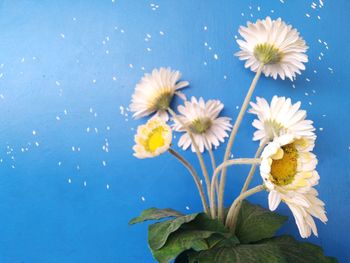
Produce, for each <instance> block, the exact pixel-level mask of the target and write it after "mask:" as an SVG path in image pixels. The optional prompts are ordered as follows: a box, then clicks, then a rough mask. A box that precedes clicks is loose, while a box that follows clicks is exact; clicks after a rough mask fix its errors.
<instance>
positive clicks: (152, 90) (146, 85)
mask: <svg viewBox="0 0 350 263" xmlns="http://www.w3.org/2000/svg"><path fill="white" fill-rule="evenodd" d="M180 78H181V73H180V72H179V71H172V70H171V69H170V68H160V69H159V70H158V69H154V70H153V71H152V74H145V76H144V77H143V78H142V79H141V81H140V82H139V83H138V84H137V85H136V88H135V92H134V94H133V95H132V100H131V104H130V110H131V111H132V112H134V115H133V117H134V118H136V119H137V118H141V117H144V116H148V115H150V114H152V113H154V112H156V116H158V117H160V118H162V119H163V120H165V121H167V120H168V119H169V117H168V113H167V109H168V107H169V105H170V103H171V101H172V99H173V97H174V95H175V94H176V95H179V96H180V97H181V98H183V99H185V96H184V95H183V94H182V93H181V92H179V91H178V90H180V89H182V88H184V87H186V86H188V85H189V83H188V82H187V81H181V82H179V80H180Z"/></svg>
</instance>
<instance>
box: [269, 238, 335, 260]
mask: <svg viewBox="0 0 350 263" xmlns="http://www.w3.org/2000/svg"><path fill="white" fill-rule="evenodd" d="M262 242H263V243H265V244H272V245H275V246H276V247H278V248H279V250H280V251H281V253H282V254H283V255H284V257H285V258H286V262H288V263H336V262H338V261H337V259H335V258H332V257H327V256H325V255H324V253H323V250H322V248H321V247H319V246H316V245H314V244H311V243H306V242H305V243H304V242H298V241H296V240H295V239H294V238H293V237H291V236H287V235H284V236H280V237H275V238H271V239H269V240H265V241H262Z"/></svg>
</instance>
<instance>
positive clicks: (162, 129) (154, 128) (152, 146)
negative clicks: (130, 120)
mask: <svg viewBox="0 0 350 263" xmlns="http://www.w3.org/2000/svg"><path fill="white" fill-rule="evenodd" d="M171 141H172V130H171V128H170V126H168V125H167V124H166V123H165V122H164V121H163V120H162V119H160V118H152V119H150V120H148V122H147V123H146V124H145V125H141V126H139V127H138V128H137V134H136V135H135V142H136V145H135V146H134V147H133V150H134V156H135V157H137V158H139V159H144V158H152V157H155V156H158V155H160V154H162V153H164V152H166V151H167V150H168V149H169V148H170V145H171Z"/></svg>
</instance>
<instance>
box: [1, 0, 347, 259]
mask: <svg viewBox="0 0 350 263" xmlns="http://www.w3.org/2000/svg"><path fill="white" fill-rule="evenodd" d="M282 2H283V1H282ZM282 2H280V1H278V0H274V1H272V0H271V1H262V0H260V1H258V0H254V1H232V0H223V1H214V0H206V1H199V0H198V1H186V0H178V1H170V0H168V1H166V0H163V1H161V0H157V1H148V0H143V1H138V0H116V1H115V2H113V1H110V0H109V1H108V0H105V1H101V0H94V1H93V0H88V1H86V0H84V1H83V0H76V1H62V0H61V1H58V0H2V1H0V12H1V13H0V65H1V66H0V76H1V77H0V95H1V97H0V120H1V123H0V159H1V160H0V161H1V163H0V215H1V216H0V262H2V263H17V262H25V263H56V262H57V263H62V262H66V263H69V262H85V263H89V262H104V263H109V262H153V259H152V257H151V255H150V253H149V251H148V248H147V245H146V225H140V226H135V227H129V226H128V225H127V222H128V220H129V219H130V218H131V217H133V216H135V215H137V214H138V213H139V212H140V211H141V210H142V209H145V208H147V207H151V206H156V207H173V208H176V209H179V210H181V211H183V212H193V211H198V210H200V208H201V207H200V201H199V199H198V196H197V193H196V191H195V186H194V184H193V183H192V181H191V178H190V176H188V174H186V171H185V169H184V168H182V167H181V166H180V165H179V164H178V163H177V162H175V161H173V160H172V159H171V156H168V155H163V156H161V157H159V158H157V159H152V160H143V161H139V160H136V159H135V158H133V157H132V150H131V147H132V145H133V134H134V131H132V129H133V128H135V127H136V126H137V125H138V124H139V123H142V122H143V120H142V121H138V122H136V121H132V120H131V119H130V114H129V116H126V113H128V112H127V111H125V112H123V114H121V113H122V110H120V106H122V107H123V108H122V109H124V108H126V107H127V105H128V104H129V100H130V96H131V94H132V92H133V88H134V85H135V84H136V83H137V82H138V80H139V79H140V77H141V76H142V75H143V73H144V71H146V72H147V71H150V70H151V69H152V68H154V67H159V66H171V67H172V68H174V69H179V70H181V71H182V72H183V79H185V80H189V81H190V82H191V86H190V87H189V88H187V89H186V94H187V95H188V96H190V95H195V96H204V98H206V99H209V98H218V99H221V100H222V101H223V103H224V104H225V105H226V110H225V112H224V114H226V115H230V116H236V114H237V112H238V111H237V110H236V106H237V105H240V104H241V101H242V99H243V96H244V94H245V91H246V88H247V86H248V85H249V83H250V80H251V79H252V77H253V75H252V73H251V72H249V70H245V69H244V67H243V65H242V63H241V62H239V61H238V59H237V58H234V57H233V53H234V52H236V51H237V49H238V47H237V45H236V43H235V39H234V36H235V35H236V34H238V33H237V29H238V27H239V25H242V24H245V23H246V21H247V20H253V21H255V19H256V18H264V17H265V16H267V15H270V16H272V17H273V18H277V17H282V18H283V19H284V20H286V21H287V22H290V23H292V24H293V25H294V26H295V27H296V28H298V29H299V30H300V31H301V33H302V35H303V36H304V38H305V39H306V41H307V42H308V44H309V46H310V50H309V53H308V54H309V56H310V62H309V63H308V64H307V70H306V72H304V73H303V75H302V76H301V77H299V78H298V79H297V81H296V82H294V84H295V89H294V88H293V87H292V83H291V82H289V81H280V80H278V81H273V80H272V79H265V78H263V79H262V80H261V82H260V83H259V86H258V89H257V91H256V95H260V96H264V97H266V98H268V99H270V98H271V97H272V96H273V95H274V94H278V95H285V96H290V97H292V98H293V100H294V101H297V100H301V101H302V102H303V107H304V108H305V109H307V110H308V112H309V118H311V119H313V120H314V121H315V124H316V126H317V129H318V130H317V133H318V142H317V146H316V150H315V152H316V154H317V155H318V157H319V161H320V162H319V166H318V170H319V172H320V175H321V183H320V185H319V187H318V190H319V191H320V193H321V198H322V199H323V200H325V202H326V204H327V211H328V217H329V223H328V224H327V226H324V225H321V224H318V227H319V238H311V239H310V241H312V242H315V243H317V244H321V245H322V246H323V247H324V248H325V251H326V253H327V254H329V255H334V256H337V257H338V258H339V260H340V262H349V261H350V255H349V252H348V250H347V247H348V246H349V245H350V239H349V234H348V229H349V220H348V215H349V208H350V205H349V202H348V200H349V190H348V189H349V185H350V176H349V174H350V172H349V171H350V166H349V146H350V141H349V133H350V125H349V123H348V120H349V118H348V112H349V110H348V109H349V106H350V105H349V87H348V85H347V83H346V82H347V81H349V74H348V69H347V68H348V65H349V64H350V59H349V56H348V55H347V54H348V52H349V48H348V43H349V41H350V31H349V30H347V25H348V23H349V19H348V11H349V9H350V4H349V1H346V0H338V1H327V0H325V1H324V2H325V3H324V7H323V8H320V7H319V6H318V5H319V2H317V1H315V2H316V3H317V6H318V7H317V10H314V9H312V8H311V7H310V5H311V4H312V1H290V0H285V1H284V2H285V3H282ZM258 7H260V8H258ZM259 9H260V11H259ZM306 14H309V15H310V17H308V16H307V15H306ZM318 15H319V16H320V18H321V19H318V18H317V16H318ZM205 28H207V30H205ZM162 32H163V33H162ZM147 34H149V35H150V36H147ZM145 38H146V39H145ZM319 40H320V41H321V43H320V42H319ZM206 42H207V43H208V46H205V43H206ZM324 42H326V43H324ZM209 47H211V50H210V49H209ZM327 47H328V48H329V49H327ZM321 52H322V54H323V55H322V54H321ZM215 54H217V55H218V60H216V59H214V55H215ZM319 57H320V59H319ZM329 68H331V69H329ZM143 69H144V70H143ZM314 71H316V72H317V73H315V72H314ZM308 80H310V81H308ZM252 120H253V117H252V116H247V118H246V119H245V121H244V123H243V125H242V126H241V130H240V133H239V135H238V138H237V144H236V145H235V148H234V154H235V155H239V156H243V157H247V156H251V155H253V153H254V152H255V149H256V147H257V144H256V143H253V142H252V141H251V137H252V133H253V131H254V130H253V128H252V127H251V125H250V123H251V121H252ZM103 146H104V147H103ZM106 149H108V152H107V150H106ZM216 154H217V155H218V156H220V159H221V158H222V157H221V156H222V154H223V147H221V148H220V149H219V150H218V151H217V152H216ZM186 156H187V157H188V158H189V159H191V160H193V161H195V158H194V156H193V155H192V154H190V153H186ZM206 158H208V156H206ZM218 158H219V157H218ZM230 171H232V170H230ZM246 171H247V170H246V168H235V174H234V175H232V176H231V178H230V180H229V185H228V187H227V193H232V194H228V195H227V199H226V201H227V203H228V202H230V201H231V200H232V198H233V195H235V194H236V193H237V192H238V190H239V189H240V185H241V183H242V181H243V178H244V173H245V172H246ZM259 181H260V178H259V177H258V176H257V177H256V180H255V182H256V183H258V182H259ZM142 197H144V199H145V200H144V201H143V200H142ZM252 200H254V201H256V202H259V203H261V204H263V205H264V206H266V203H267V201H266V194H265V193H263V194H260V195H258V196H256V197H254V198H252ZM186 206H188V207H189V209H190V211H187V210H186ZM279 212H281V213H283V214H287V215H290V212H289V211H288V210H287V209H286V208H285V207H284V206H281V207H280V208H279ZM282 232H287V233H291V234H293V235H294V236H298V232H297V228H296V226H295V225H294V223H293V222H292V220H290V222H289V223H288V224H287V226H286V227H285V228H284V229H283V231H282Z"/></svg>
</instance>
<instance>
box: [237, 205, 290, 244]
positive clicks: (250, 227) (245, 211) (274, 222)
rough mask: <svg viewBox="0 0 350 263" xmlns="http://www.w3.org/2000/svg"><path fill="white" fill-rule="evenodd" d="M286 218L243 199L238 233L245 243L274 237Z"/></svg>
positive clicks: (238, 221)
mask: <svg viewBox="0 0 350 263" xmlns="http://www.w3.org/2000/svg"><path fill="white" fill-rule="evenodd" d="M286 220H287V217H286V216H281V215H279V214H277V213H274V212H271V211H269V210H267V209H265V208H262V207H261V206H259V205H253V204H251V203H249V202H248V201H243V202H242V207H241V210H240V212H239V215H238V220H237V227H236V235H237V237H238V239H239V241H240V242H241V243H243V244H248V243H253V242H257V241H259V240H262V239H265V238H270V237H273V236H274V235H275V233H276V231H277V230H278V229H279V228H280V227H281V226H282V225H283V223H284V222H285V221H286Z"/></svg>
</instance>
